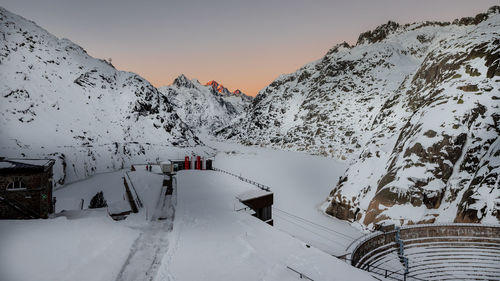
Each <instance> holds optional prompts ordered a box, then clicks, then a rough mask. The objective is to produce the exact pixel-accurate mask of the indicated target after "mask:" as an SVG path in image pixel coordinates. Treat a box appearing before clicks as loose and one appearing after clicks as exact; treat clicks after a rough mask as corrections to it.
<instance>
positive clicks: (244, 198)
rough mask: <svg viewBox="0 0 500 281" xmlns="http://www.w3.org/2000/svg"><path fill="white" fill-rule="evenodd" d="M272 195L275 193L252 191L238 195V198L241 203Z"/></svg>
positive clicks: (260, 190)
mask: <svg viewBox="0 0 500 281" xmlns="http://www.w3.org/2000/svg"><path fill="white" fill-rule="evenodd" d="M270 194H273V193H272V192H269V191H265V190H262V189H252V190H249V191H245V192H243V193H240V194H238V195H236V198H238V199H239V200H240V201H247V200H250V199H255V198H260V197H264V196H267V195H270Z"/></svg>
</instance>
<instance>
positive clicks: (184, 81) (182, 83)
mask: <svg viewBox="0 0 500 281" xmlns="http://www.w3.org/2000/svg"><path fill="white" fill-rule="evenodd" d="M172 85H174V86H177V87H184V88H194V85H193V83H192V82H191V81H190V80H189V79H188V78H187V77H186V76H185V75H184V74H181V75H179V76H178V77H177V78H175V79H174V82H173V83H172Z"/></svg>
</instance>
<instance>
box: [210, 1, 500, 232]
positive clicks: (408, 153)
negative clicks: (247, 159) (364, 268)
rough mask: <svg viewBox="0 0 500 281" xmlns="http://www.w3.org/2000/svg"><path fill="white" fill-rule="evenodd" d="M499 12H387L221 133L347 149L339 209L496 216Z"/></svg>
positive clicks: (416, 216) (404, 215)
mask: <svg viewBox="0 0 500 281" xmlns="http://www.w3.org/2000/svg"><path fill="white" fill-rule="evenodd" d="M499 11H500V8H499V7H493V8H491V9H490V10H488V12H487V13H484V14H479V15H478V16H476V17H475V18H464V19H460V20H456V21H454V22H453V23H439V22H423V23H415V24H407V25H399V24H397V23H394V22H388V23H387V24H384V25H382V26H380V27H378V28H377V29H375V30H373V31H369V32H366V33H363V34H361V35H360V37H359V40H358V42H357V44H356V45H355V46H349V45H348V44H346V43H344V44H340V45H337V46H335V47H334V48H332V49H331V50H330V51H329V52H328V53H327V54H326V55H325V56H324V57H323V58H321V59H320V60H318V61H315V62H312V63H309V64H307V65H305V66H304V67H302V68H300V69H299V70H297V71H296V72H294V73H291V74H288V75H282V76H280V77H279V78H278V79H276V80H275V81H274V82H273V83H271V84H270V85H269V86H268V87H266V88H264V89H263V90H262V91H260V93H259V94H258V95H257V97H256V98H255V99H254V101H253V103H252V107H251V108H250V109H249V111H248V113H247V114H246V115H245V116H243V117H241V118H239V119H238V120H235V121H234V123H233V124H231V125H230V126H227V127H225V128H223V129H221V130H219V131H218V132H217V135H218V136H219V137H222V138H226V139H235V140H238V141H240V142H242V143H244V144H251V145H252V144H254V145H263V146H273V147H278V148H281V149H289V150H299V151H306V152H309V153H313V154H319V155H325V156H332V157H334V158H337V159H342V160H347V161H348V163H349V164H351V166H350V168H349V169H348V171H347V172H346V174H345V175H344V177H343V178H342V179H341V181H339V182H338V183H337V185H336V187H335V189H334V190H333V191H332V193H331V197H330V199H329V200H330V201H331V206H330V207H329V208H328V209H327V212H328V213H329V214H331V215H334V216H336V217H338V218H342V219H349V220H354V219H357V220H359V221H360V222H362V223H363V224H365V225H370V224H371V223H373V222H377V221H380V220H384V219H395V220H398V221H399V222H402V223H411V222H413V223H415V222H421V221H434V220H435V219H436V217H439V216H441V220H443V221H450V220H452V221H453V220H457V221H481V220H483V221H489V222H491V221H498V219H499V218H500V212H499V211H498V202H499V201H500V198H499V196H500V194H499V192H500V191H499V187H498V178H499V176H498V175H499V169H500V167H499V165H500V152H499V149H500V148H499V143H498V139H499V135H500V132H499V130H498V128H499V127H500V125H499V119H498V118H499V112H500V110H499V106H500V101H499V100H500V95H499V94H498V92H499V90H498V88H499V79H498V75H499V45H500V39H499V37H500V36H499V33H498V30H499V25H500V15H499ZM333 184H334V183H332V185H333ZM358 208H359V209H358ZM401 210H405V211H404V212H402V211H401ZM478 210H480V211H479V212H477V211H478Z"/></svg>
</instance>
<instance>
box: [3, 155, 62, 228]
mask: <svg viewBox="0 0 500 281" xmlns="http://www.w3.org/2000/svg"><path fill="white" fill-rule="evenodd" d="M54 163H55V161H54V160H52V159H6V158H0V219H30V218H47V217H48V215H49V214H51V213H53V212H54V203H55V202H54V201H53V198H52V167H53V166H54Z"/></svg>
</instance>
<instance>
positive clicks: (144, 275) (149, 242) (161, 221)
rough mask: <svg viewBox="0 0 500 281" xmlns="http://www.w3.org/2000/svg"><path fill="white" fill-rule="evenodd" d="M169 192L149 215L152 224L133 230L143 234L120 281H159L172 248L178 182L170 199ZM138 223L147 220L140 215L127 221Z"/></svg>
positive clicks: (122, 272)
mask: <svg viewBox="0 0 500 281" xmlns="http://www.w3.org/2000/svg"><path fill="white" fill-rule="evenodd" d="M143 176H144V175H143ZM165 192H166V188H162V189H161V194H160V196H159V197H158V201H157V203H156V207H155V209H154V210H153V211H152V212H151V214H146V215H151V221H148V222H146V223H141V222H139V224H138V225H136V226H131V227H132V228H137V229H139V230H140V231H141V234H140V236H139V238H137V240H136V241H135V243H134V245H133V246H132V249H131V250H130V254H129V257H128V259H127V262H126V263H125V264H124V265H123V268H122V270H121V271H120V274H119V275H118V278H117V279H116V280H117V281H142V280H143V281H150V280H153V279H154V278H155V276H156V272H157V271H158V267H159V266H160V263H161V260H162V258H163V256H164V255H165V253H166V251H167V249H168V245H169V243H168V238H167V236H168V233H169V232H170V231H172V226H173V219H174V215H175V209H174V205H175V201H176V196H177V191H176V181H174V193H173V194H172V195H168V196H167V195H165ZM144 212H146V210H141V213H142V214H143V215H144ZM135 219H140V220H142V219H144V217H142V216H141V215H138V216H131V217H129V218H127V220H128V221H129V223H132V224H133V223H134V220H135Z"/></svg>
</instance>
